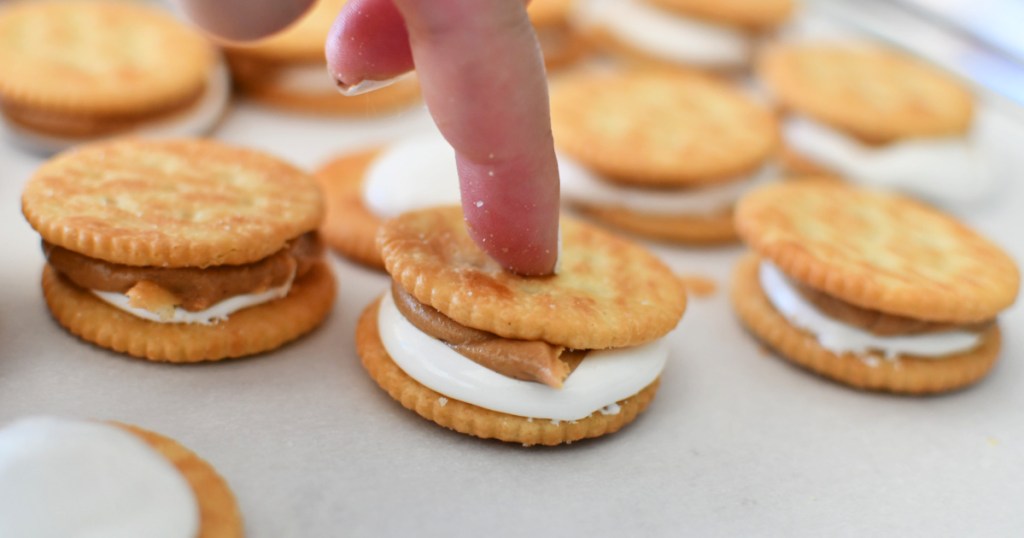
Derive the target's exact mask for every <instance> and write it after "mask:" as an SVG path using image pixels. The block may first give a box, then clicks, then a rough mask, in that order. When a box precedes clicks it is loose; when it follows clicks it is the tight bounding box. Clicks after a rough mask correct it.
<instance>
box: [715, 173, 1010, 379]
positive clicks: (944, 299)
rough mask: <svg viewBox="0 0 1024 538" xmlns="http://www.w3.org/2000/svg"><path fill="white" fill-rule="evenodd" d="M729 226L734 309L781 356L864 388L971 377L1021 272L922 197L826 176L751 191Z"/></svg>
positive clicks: (988, 351) (995, 350) (989, 361)
mask: <svg viewBox="0 0 1024 538" xmlns="http://www.w3.org/2000/svg"><path fill="white" fill-rule="evenodd" d="M736 226H737V228H738V230H739V233H740V235H741V236H742V237H743V239H744V240H745V241H746V242H747V244H749V245H750V247H751V248H752V249H753V252H752V253H751V254H749V255H748V256H746V257H745V258H743V259H742V260H741V261H740V263H739V265H738V266H737V268H736V271H735V274H734V276H733V290H732V300H733V304H734V305H735V307H736V310H737V312H738V313H739V317H740V319H741V320H742V321H743V322H744V323H745V324H746V325H747V327H748V328H749V329H750V331H751V332H753V333H754V335H755V336H757V337H758V338H760V339H761V340H763V341H765V342H766V343H767V344H768V345H770V346H771V347H773V348H774V349H775V350H777V351H778V352H779V354H780V355H781V356H782V357H783V358H786V359H787V360H790V361H792V362H794V363H796V364H799V365H800V366H803V367H805V368H808V369H810V370H812V371H814V372H817V373H819V374H821V375H824V376H826V377H829V378H831V379H834V380H836V381H839V382H841V383H845V384H847V385H851V386H854V387H857V388H862V389H870V390H884V391H890V392H900V393H911V394H923V393H934V392H944V391H949V390H953V389H957V388H960V387H964V386H967V385H970V384H971V383H974V382H976V381H977V380H979V379H981V378H982V377H983V376H984V375H985V374H986V373H988V371H989V370H990V369H991V368H992V365H993V364H994V363H995V361H996V359H997V358H998V355H999V348H1000V336H999V327H998V324H997V322H996V317H997V316H998V314H999V313H1000V312H1001V311H1002V310H1004V309H1005V308H1007V307H1009V306H1010V305H1011V304H1012V303H1013V302H1014V300H1015V298H1016V296H1017V291H1018V288H1019V285H1020V274H1019V271H1018V268H1017V265H1016V264H1015V263H1014V261H1013V260H1012V259H1011V258H1010V257H1009V256H1008V255H1007V254H1006V253H1005V252H1003V251H1002V250H1001V249H1000V248H999V247H997V246H995V245H994V244H992V243H991V242H989V241H987V240H986V239H984V238H982V237H980V236H979V235H978V234H976V233H975V232H973V231H971V230H970V229H968V228H967V227H966V226H964V225H962V224H960V223H959V222H957V221H956V220H955V219H953V218H952V217H949V216H947V215H944V214H942V213H939V212H938V211H936V210H934V209H932V208H931V207H929V206H925V205H923V204H921V203H918V202H915V201H913V200H910V199H908V198H903V197H900V196H896V195H890V194H881V193H877V192H871V191H865V190H859V189H856V188H854V187H851V186H847V185H843V184H838V183H826V182H807V181H799V182H787V183H783V184H777V185H774V186H771V187H766V188H762V189H759V190H757V191H754V192H752V193H751V194H750V195H748V196H747V197H745V198H744V199H743V200H742V201H741V202H740V204H739V206H738V207H737V210H736Z"/></svg>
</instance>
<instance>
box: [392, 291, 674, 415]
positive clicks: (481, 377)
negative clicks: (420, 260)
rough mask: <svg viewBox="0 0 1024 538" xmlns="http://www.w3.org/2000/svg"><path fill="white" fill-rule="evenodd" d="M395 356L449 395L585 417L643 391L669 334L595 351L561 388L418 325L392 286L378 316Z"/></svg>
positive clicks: (488, 405)
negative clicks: (477, 357)
mask: <svg viewBox="0 0 1024 538" xmlns="http://www.w3.org/2000/svg"><path fill="white" fill-rule="evenodd" d="M377 323H378V327H379V331H380V338H381V341H382V342H383V344H384V348H385V349H386V350H387V352H388V355H390V356H391V359H392V360H393V361H394V362H395V364H397V365H398V367H399V368H401V369H402V371H404V372H405V373H406V374H408V375H409V377H411V378H413V379H415V380H416V381H417V382H419V383H420V384H421V385H423V386H425V387H427V388H429V389H431V390H434V391H436V392H438V393H440V394H443V395H444V396H446V397H448V398H454V399H456V400H460V401H462V402H466V403H470V404H473V405H475V406H478V407H482V408H484V409H490V410H492V411H498V412H501V413H507V414H510V415H516V416H521V417H532V418H544V419H552V420H580V419H583V418H586V417H588V416H590V415H591V414H593V413H595V412H598V411H602V410H603V411H602V412H604V413H605V414H614V413H615V412H617V409H618V408H617V407H616V406H615V403H616V402H619V401H622V400H625V399H628V398H630V397H631V396H634V395H636V394H637V393H639V392H640V391H642V390H643V389H644V388H645V387H647V386H648V385H650V384H651V383H653V382H654V380H655V379H657V378H658V376H659V375H661V371H662V370H663V369H664V368H665V362H666V360H667V359H668V343H667V342H666V341H665V339H664V338H661V339H658V340H655V341H654V342H650V343H647V344H644V345H641V346H636V347H628V348H620V349H608V350H600V351H591V352H589V353H588V354H587V357H586V358H585V359H584V360H583V362H581V363H580V365H579V366H578V367H577V368H576V370H575V371H574V372H573V373H572V374H571V375H570V376H569V378H568V379H566V381H565V384H564V385H563V386H562V388H561V389H553V388H551V387H548V386H547V385H542V384H540V383H533V382H529V381H520V380H518V379H512V378H510V377H506V376H503V375H501V374H499V373H497V372H494V371H493V370H490V369H488V368H486V367H484V366H481V365H479V364H477V363H476V362H473V361H472V360H470V359H468V358H466V357H464V356H462V355H460V354H458V353H456V352H455V351H453V350H452V349H451V348H450V347H448V345H447V344H445V343H444V342H442V341H441V340H438V339H437V338H434V337H432V336H430V335H428V334H426V333H424V332H422V331H420V330H419V329H417V328H416V326H414V325H413V324H412V323H410V322H409V320H407V319H405V316H403V315H402V313H401V312H400V311H399V310H398V307H397V306H395V302H394V298H393V297H392V295H391V292H390V291H388V292H387V293H386V294H385V296H384V298H383V300H381V302H380V311H379V314H378V318H377Z"/></svg>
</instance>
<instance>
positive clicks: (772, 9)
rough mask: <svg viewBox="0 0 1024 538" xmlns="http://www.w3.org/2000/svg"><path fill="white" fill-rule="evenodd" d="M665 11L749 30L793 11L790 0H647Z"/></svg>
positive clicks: (780, 20)
mask: <svg viewBox="0 0 1024 538" xmlns="http://www.w3.org/2000/svg"><path fill="white" fill-rule="evenodd" d="M648 1H650V2H651V3H653V4H655V5H658V6H661V7H663V8H665V9H667V10H670V11H675V12H677V13H680V14H683V15H689V16H692V17H695V18H699V19H705V20H708V21H712V22H716V23H719V24H724V25H728V26H742V27H746V28H751V29H763V28H766V27H771V26H778V25H779V24H782V23H783V22H785V21H786V19H788V18H789V17H790V15H792V14H793V8H794V7H795V5H794V1H793V0H648Z"/></svg>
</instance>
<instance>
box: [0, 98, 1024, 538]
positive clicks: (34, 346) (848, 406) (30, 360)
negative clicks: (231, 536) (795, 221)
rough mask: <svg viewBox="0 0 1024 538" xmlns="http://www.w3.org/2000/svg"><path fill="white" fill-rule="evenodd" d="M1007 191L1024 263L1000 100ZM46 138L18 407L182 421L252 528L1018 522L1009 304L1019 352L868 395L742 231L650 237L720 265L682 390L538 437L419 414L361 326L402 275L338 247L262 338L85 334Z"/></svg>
mask: <svg viewBox="0 0 1024 538" xmlns="http://www.w3.org/2000/svg"><path fill="white" fill-rule="evenodd" d="M985 116H986V117H985V118H984V119H985V132H986V133H987V135H988V138H989V139H990V140H991V142H990V143H992V144H993V145H997V146H999V149H1001V150H1002V151H1001V154H1002V157H1003V159H1004V160H1003V161H1002V162H1001V163H1000V165H1001V169H1002V172H1001V177H1002V183H1001V184H1000V186H999V192H998V193H996V195H995V196H993V197H992V198H991V199H990V200H988V201H987V202H986V203H984V204H979V205H976V206H974V207H970V208H963V209H961V211H960V214H961V215H962V216H963V217H964V218H965V219H966V220H967V221H968V222H969V223H970V224H971V225H973V226H974V227H976V228H977V229H979V230H980V231H981V232H983V233H985V234H987V235H989V236H990V237H992V238H994V239H995V240H996V241H997V242H999V243H1000V244H1001V245H1002V246H1004V247H1005V248H1007V249H1008V250H1009V251H1010V252H1011V253H1012V254H1013V255H1014V257H1015V258H1016V259H1017V260H1018V261H1024V234H1022V230H1024V188H1022V186H1021V185H1020V176H1021V174H1022V173H1024V155H1022V153H1024V152H1021V151H1020V142H1019V141H1020V140H1024V127H1022V126H1021V125H1018V124H1015V123H1013V122H1012V121H1011V120H1009V119H1007V118H1005V117H1003V116H1002V115H1000V114H999V113H998V112H996V111H992V110H986V113H985ZM430 128H432V127H431V124H430V121H429V118H428V117H427V115H426V113H425V111H424V110H423V109H422V108H419V109H416V110H414V111H411V112H407V113H404V114H401V115H399V116H396V117H391V118H387V119H382V120H380V119H379V120H344V119H315V118H309V117H295V116H290V115H287V114H283V113H278V112H272V111H269V110H266V109H261V108H258V107H256V106H254V105H248V104H241V105H238V106H236V107H235V108H234V110H232V111H231V112H230V114H229V116H228V117H227V119H226V121H225V123H224V124H223V125H222V126H221V128H220V129H219V130H218V131H217V132H216V133H215V136H216V137H217V138H219V139H221V140H225V141H228V142H232V143H238V144H245V145H249V146H255V147H258V148H264V149H266V150H269V151H271V152H273V153H275V154H277V155H280V156H282V157H284V158H286V159H289V160H291V161H292V162H294V163H296V164H299V165H302V166H305V167H313V166H315V165H317V164H319V163H321V162H323V161H324V160H325V159H327V158H328V157H330V156H331V155H333V154H336V153H339V152H341V151H343V150H346V149H349V148H356V147H362V146H367V145H371V144H374V143H377V142H380V141H383V140H388V139H394V138H397V137H398V136H400V135H402V134H406V133H409V132H415V131H424V130H426V129H430ZM40 162H42V160H41V159H39V158H37V157H34V156H32V155H29V154H26V153H23V152H21V151H20V150H18V149H17V148H16V147H14V146H12V145H11V144H10V143H9V142H7V141H5V140H0V244H2V246H3V255H2V258H0V261H2V263H0V290H2V291H0V425H3V424H7V423H9V422H10V421H12V420H14V419H16V418H18V417H22V416H27V415H38V414H57V415H64V416H71V417H82V418H95V419H112V420H120V421H124V422H129V423H133V424H138V425H140V426H142V427H145V428H148V429H152V430H154V431H157V432H160V433H163V434H166V435H169V436H171V437H173V438H175V439H177V440H179V441H180V442H182V443H183V444H185V445H186V446H188V447H190V448H191V449H193V450H195V451H196V452H198V453H199V454H200V455H201V456H202V457H203V458H205V459H206V460H208V461H209V462H211V463H212V464H213V465H214V466H215V467H216V468H217V469H218V470H219V471H220V472H221V474H222V475H223V476H224V477H225V478H226V479H227V480H228V482H229V483H230V485H231V487H232V489H233V490H234V491H235V493H236V495H237V497H238V500H239V503H240V505H241V510H242V514H243V516H244V518H245V523H246V530H247V533H248V536H251V537H256V538H272V537H273V538H277V537H335V536H440V535H445V536H467V537H470V536H683V535H689V536H863V535H891V536H926V535H927V536H957V535H959V536H964V535H984V536H1020V535H1021V534H1022V532H1024V509H1022V507H1024V336H1022V334H1021V329H1022V328H1024V319H1022V317H1024V311H1022V308H1021V307H1020V306H1019V305H1018V306H1017V307H1014V308H1012V309H1010V310H1009V311H1007V312H1006V313H1005V314H1004V315H1003V316H1002V317H1001V318H1000V319H1001V323H1002V326H1003V329H1004V349H1003V353H1002V359H1001V361H1000V362H999V364H998V365H997V366H996V368H995V370H994V371H993V372H992V374H991V376H990V377H989V378H987V379H986V380H984V381H983V382H982V383H980V384H979V385H977V386H974V387H972V388H969V389H967V390H964V391H961V392H958V393H954V394H949V395H945V396H938V397H927V398H909V397H898V396H888V395H881V394H872V393H864V392H858V391H855V390H851V389H848V388H846V387H844V386H841V385H838V384H835V383H832V382H829V381H826V380H824V379H822V378H819V377H817V376H814V375H812V374H809V373H807V372H804V371H802V370H799V369H797V368H795V367H791V366H789V365H788V364H787V363H785V362H783V361H782V360H779V359H777V358H774V357H772V356H771V355H770V354H768V353H767V352H765V351H763V350H762V349H761V347H760V346H759V345H758V344H757V343H756V342H755V341H754V340H753V339H752V338H750V337H749V336H748V335H747V334H746V333H745V332H744V331H743V330H742V329H741V327H740V325H739V324H738V323H737V321H736V319H735V317H734V315H733V314H732V312H731V310H730V308H729V306H728V301H727V295H726V288H727V281H728V275H729V271H730V268H731V266H732V265H733V263H734V262H735V261H736V259H737V258H738V257H739V255H740V254H741V253H742V252H743V249H742V248H741V247H731V248H721V249H684V248H673V247H667V246H661V245H654V244H651V246H652V248H654V250H656V251H657V252H658V253H659V254H661V255H662V256H663V257H664V259H665V260H666V261H667V262H668V263H669V264H670V265H671V266H672V267H673V268H674V269H676V270H677V271H679V272H680V273H684V274H702V275H707V276H711V277H712V278H714V279H715V280H716V281H717V282H718V284H719V288H720V289H719V291H718V293H717V294H716V295H714V296H713V297H711V298H709V299H700V298H694V299H692V300H691V303H690V306H689V308H688V310H687V312H686V316H685V318H684V319H683V322H682V323H681V325H680V326H679V328H678V329H677V331H676V332H675V333H673V334H672V335H671V337H670V341H671V345H672V352H671V358H670V363H669V366H668V368H667V370H666V371H665V374H664V376H663V381H662V388H661V390H660V392H659V393H658V397H657V398H656V399H655V401H654V403H653V405H652V406H651V407H650V409H649V410H648V411H647V413H645V414H644V415H642V416H641V417H640V418H639V419H638V420H637V421H636V422H635V423H634V424H632V425H630V426H628V427H627V428H626V429H624V430H623V431H621V432H619V433H618V434H615V435H612V436H610V437H607V438H603V439H598V440H591V441H584V442H578V443H576V444H573V445H571V446H562V447H556V448H531V449H526V448H523V447H520V446H517V445H507V444H503V443H499V442H496V441H481V440H478V439H474V438H471V437H467V436H463V435H459V434H456V433H453V432H450V431H447V430H444V429H442V428H439V427H437V426H435V425H434V424H432V423H430V422H427V421H425V420H423V419H421V418H419V417H418V416H417V415H415V414H414V413H412V412H409V411H406V410H405V409H404V408H402V407H401V406H400V405H399V404H397V403H396V402H394V401H393V400H392V399H391V398H389V397H388V396H387V395H386V394H385V393H384V392H383V391H382V390H380V389H379V388H378V387H377V386H376V384H374V383H373V381H371V380H370V379H369V377H368V376H367V375H366V374H365V373H364V372H363V370H362V368H361V366H360V365H359V361H358V359H357V357H356V354H355V351H354V344H353V331H354V327H355V323H356V319H357V317H358V316H359V313H360V312H361V310H362V309H363V307H364V306H365V305H366V304H367V303H369V302H370V301H371V300H373V299H374V298H375V297H376V296H377V295H378V294H379V293H380V292H382V291H383V290H384V289H385V286H386V285H387V280H386V278H385V277H384V276H383V275H381V274H377V273H375V272H373V271H369V270H366V269H362V268H360V267H358V266H356V265H353V264H350V263H348V262H346V261H343V260H341V259H340V258H337V257H334V258H333V260H334V264H333V265H334V268H335V270H336V275H337V277H338V280H339V284H340V287H339V293H338V301H337V304H336V306H335V310H334V313H333V314H332V315H331V316H330V318H329V319H328V320H327V321H326V323H325V324H324V326H323V327H321V328H320V329H319V330H317V331H316V332H314V333H312V334H311V335H309V336H308V337H306V338H303V339H301V340H299V341H298V342H296V343H294V344H292V345H289V346H286V347H284V348H282V349H279V350H277V351H275V352H273V353H269V354H266V355H263V356H260V357H255V358H249V359H242V360H234V361H227V362H221V363H215V364H208V365H197V366H170V365H161V364H152V363H147V362H145V361H140V360H137V359H132V358H128V357H125V356H121V355H118V354H116V353H113V352H109V351H105V350H102V349H99V348H96V347H94V346H91V345H89V344H86V343H84V342H82V341H80V340H78V339H76V338H75V337H73V336H71V335H70V334H68V333H66V332H65V331H64V330H62V329H61V328H59V327H58V326H57V325H56V324H55V323H54V322H53V321H52V320H51V319H50V317H49V315H48V314H47V311H46V308H45V306H44V304H43V299H42V296H41V292H40V288H39V278H40V271H41V269H42V266H43V256H42V254H41V251H40V248H39V237H38V235H37V234H36V233H34V232H33V231H32V229H31V228H30V227H29V226H28V224H27V223H26V222H25V221H24V219H23V218H22V216H21V211H20V192H21V189H22V186H23V185H24V183H25V181H26V180H27V179H28V177H29V176H30V175H31V174H32V171H33V170H34V169H35V168H36V167H37V166H38V165H39V164H40Z"/></svg>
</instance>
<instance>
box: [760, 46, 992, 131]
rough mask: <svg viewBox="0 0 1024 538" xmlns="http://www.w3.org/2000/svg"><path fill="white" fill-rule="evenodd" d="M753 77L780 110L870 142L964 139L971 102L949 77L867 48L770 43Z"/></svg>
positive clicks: (907, 59) (892, 53)
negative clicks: (952, 136)
mask: <svg viewBox="0 0 1024 538" xmlns="http://www.w3.org/2000/svg"><path fill="white" fill-rule="evenodd" d="M758 74H759V75H760V76H761V79H762V80H763V81H764V82H765V84H766V85H767V87H768V88H769V90H770V91H771V92H772V93H773V94H774V96H775V97H776V98H777V99H778V100H779V101H780V103H781V105H782V106H783V108H785V109H787V110H790V111H792V112H796V113H799V114H805V115H807V116H810V117H812V118H814V119H816V120H818V121H821V122H823V123H826V124H828V125H831V126H833V127H835V128H837V129H840V130H843V131H845V132H847V133H850V134H851V135H853V136H855V137H857V138H859V139H861V140H863V141H866V142H869V143H876V144H878V143H887V142H892V141H896V140H900V139H905V138H913V137H937V136H949V135H963V134H965V133H966V132H967V131H968V129H969V128H970V125H971V121H972V117H973V108H974V104H973V103H974V98H973V97H972V95H971V93H970V91H968V89H967V88H966V87H965V86H964V85H963V84H961V83H960V82H958V81H957V80H956V79H954V78H952V77H951V76H949V75H947V74H945V73H943V72H941V71H939V70H937V69H936V68H933V67H931V66H929V65H926V64H923V63H922V62H920V61H918V60H915V59H913V58H910V57H908V56H905V55H903V54H900V53H898V52H895V51H892V50H886V49H882V48H878V47H874V46H871V45H866V44H845V45H840V44H825V43H801V44H786V45H776V46H774V47H772V48H770V49H768V50H767V51H766V52H765V53H764V54H763V55H762V56H761V57H760V59H759V61H758Z"/></svg>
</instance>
